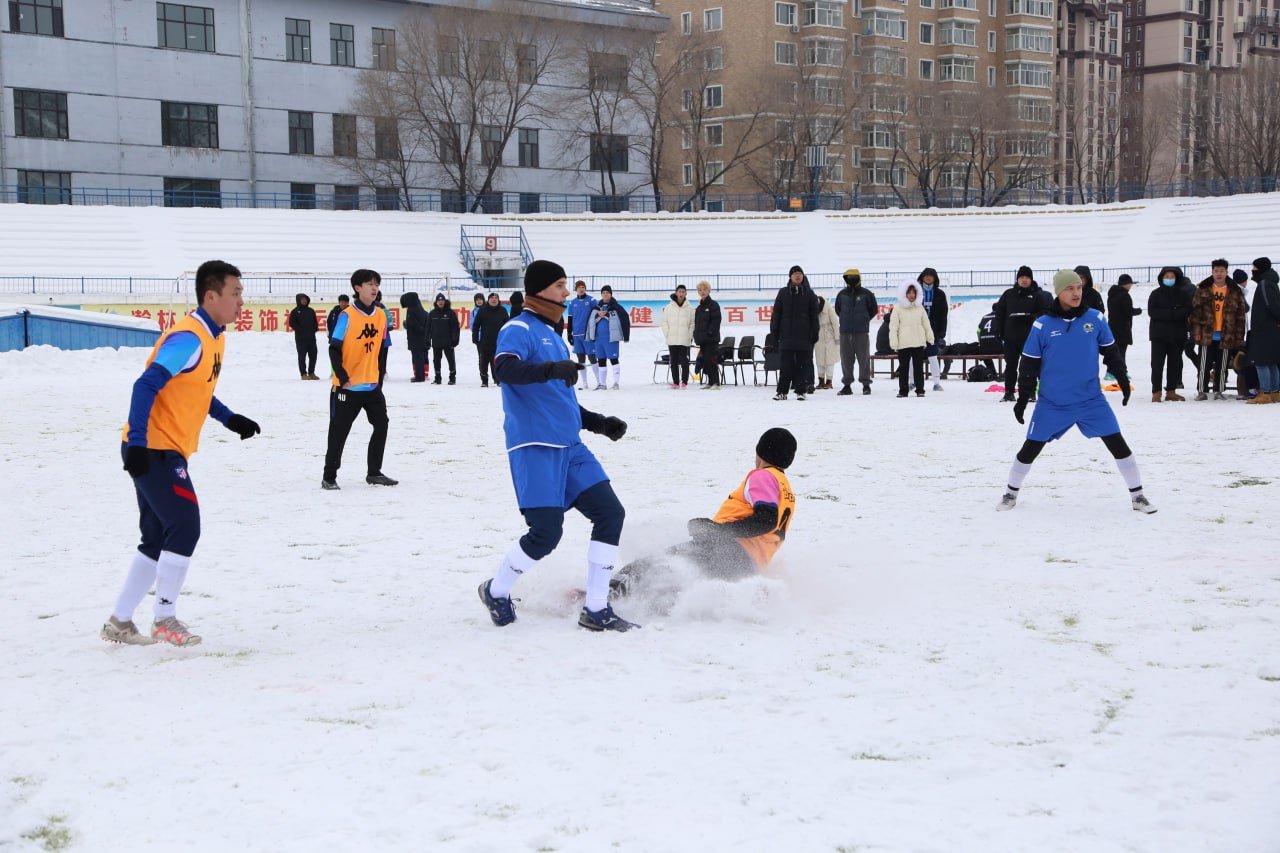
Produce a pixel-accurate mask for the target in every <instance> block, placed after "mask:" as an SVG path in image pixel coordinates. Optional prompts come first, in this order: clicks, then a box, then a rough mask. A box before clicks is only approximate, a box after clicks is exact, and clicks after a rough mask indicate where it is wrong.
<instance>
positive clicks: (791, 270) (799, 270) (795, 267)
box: [787, 264, 804, 275]
mask: <svg viewBox="0 0 1280 853" xmlns="http://www.w3.org/2000/svg"><path fill="white" fill-rule="evenodd" d="M793 272H798V273H800V275H804V270H803V269H801V268H800V265H799V264H796V265H795V266H793V267H792V268H791V269H789V270H787V275H791V274H792V273H793Z"/></svg>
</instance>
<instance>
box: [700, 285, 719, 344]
mask: <svg viewBox="0 0 1280 853" xmlns="http://www.w3.org/2000/svg"><path fill="white" fill-rule="evenodd" d="M693 342H694V343H695V344H697V345H698V346H699V347H717V346H719V344H720V303H719V302H716V301H715V300H714V299H712V298H711V294H710V293H708V294H707V296H706V298H705V299H699V300H698V307H697V308H695V309H694V311H693Z"/></svg>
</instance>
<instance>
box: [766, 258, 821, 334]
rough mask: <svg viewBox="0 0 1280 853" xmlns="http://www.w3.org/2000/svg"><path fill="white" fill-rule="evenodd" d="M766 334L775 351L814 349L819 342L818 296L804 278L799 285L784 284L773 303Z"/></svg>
mask: <svg viewBox="0 0 1280 853" xmlns="http://www.w3.org/2000/svg"><path fill="white" fill-rule="evenodd" d="M769 331H770V332H771V333H772V334H773V338H774V340H775V341H777V342H778V349H779V350H780V351H784V350H810V351H812V350H813V347H814V345H815V344H817V343H818V297H817V295H816V294H815V293H814V292H813V290H812V289H810V287H809V279H808V277H807V276H806V277H805V278H803V279H801V281H800V283H799V284H792V283H791V282H790V281H788V282H787V284H786V286H785V287H783V288H782V289H781V290H779V291H778V295H777V296H776V297H775V298H774V300H773V317H772V319H770V320H769Z"/></svg>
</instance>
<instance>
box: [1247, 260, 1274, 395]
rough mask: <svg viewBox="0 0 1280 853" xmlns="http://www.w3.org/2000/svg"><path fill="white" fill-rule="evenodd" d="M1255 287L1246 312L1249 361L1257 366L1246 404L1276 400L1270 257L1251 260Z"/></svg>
mask: <svg viewBox="0 0 1280 853" xmlns="http://www.w3.org/2000/svg"><path fill="white" fill-rule="evenodd" d="M1251 277H1252V278H1253V280H1254V281H1255V282H1256V283H1257V285H1258V289H1257V290H1256V291H1255V292H1254V294H1253V312H1252V313H1251V314H1250V315H1249V360H1250V361H1252V362H1253V365H1254V367H1256V368H1257V369H1258V395H1257V396H1256V397H1254V398H1253V399H1252V400H1250V401H1249V402H1250V403H1280V275H1277V273H1276V271H1275V269H1274V268H1272V266H1271V259H1270V258H1258V259H1257V260H1255V261H1254V262H1253V275H1252V276H1251Z"/></svg>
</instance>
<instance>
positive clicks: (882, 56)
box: [862, 48, 907, 77]
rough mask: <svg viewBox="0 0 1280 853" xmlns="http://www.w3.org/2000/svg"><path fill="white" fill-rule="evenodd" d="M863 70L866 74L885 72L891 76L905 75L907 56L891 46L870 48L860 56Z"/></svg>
mask: <svg viewBox="0 0 1280 853" xmlns="http://www.w3.org/2000/svg"><path fill="white" fill-rule="evenodd" d="M862 67H863V70H864V71H866V73H868V74H887V75H890V76H893V77H905V76H907V58H906V57H905V56H903V55H902V51H900V50H894V49H891V48H872V49H870V50H868V51H867V52H866V54H864V55H863V57H862Z"/></svg>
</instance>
